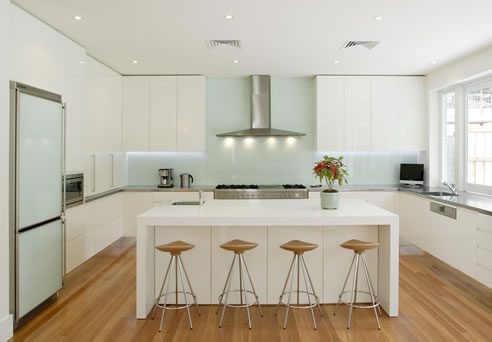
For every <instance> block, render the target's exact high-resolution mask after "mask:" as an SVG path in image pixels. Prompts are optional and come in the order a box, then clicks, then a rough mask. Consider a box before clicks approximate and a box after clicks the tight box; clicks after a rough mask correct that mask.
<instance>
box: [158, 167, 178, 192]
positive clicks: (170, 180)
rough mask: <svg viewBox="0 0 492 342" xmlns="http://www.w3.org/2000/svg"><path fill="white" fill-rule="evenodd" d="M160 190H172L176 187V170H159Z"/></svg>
mask: <svg viewBox="0 0 492 342" xmlns="http://www.w3.org/2000/svg"><path fill="white" fill-rule="evenodd" d="M159 179H160V183H159V185H158V187H159V188H172V187H173V186H174V169H159Z"/></svg>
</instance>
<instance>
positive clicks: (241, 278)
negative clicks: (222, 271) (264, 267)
mask: <svg viewBox="0 0 492 342" xmlns="http://www.w3.org/2000/svg"><path fill="white" fill-rule="evenodd" d="M239 281H242V284H243V285H242V286H243V290H242V291H241V290H240V291H239V296H240V297H241V299H242V296H243V293H244V303H245V304H246V311H247V312H248V325H249V328H250V329H251V316H250V313H249V306H248V296H247V292H246V282H245V281H244V271H243V263H242V262H241V255H239ZM241 302H242V301H241Z"/></svg>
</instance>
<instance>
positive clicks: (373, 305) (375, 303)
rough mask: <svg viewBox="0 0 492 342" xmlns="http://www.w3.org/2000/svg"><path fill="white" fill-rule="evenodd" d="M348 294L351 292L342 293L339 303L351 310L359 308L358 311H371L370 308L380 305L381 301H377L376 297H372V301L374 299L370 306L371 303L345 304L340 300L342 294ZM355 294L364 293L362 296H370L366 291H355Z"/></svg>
mask: <svg viewBox="0 0 492 342" xmlns="http://www.w3.org/2000/svg"><path fill="white" fill-rule="evenodd" d="M348 293H352V291H344V292H342V293H341V294H340V298H339V299H340V303H342V304H345V305H347V306H351V307H353V308H359V309H372V308H376V307H378V306H379V305H381V301H380V300H379V298H378V296H374V297H373V299H374V304H372V303H371V302H367V304H364V303H358V304H351V303H347V302H345V301H344V300H343V299H342V296H343V295H344V294H348ZM356 293H357V294H359V293H364V294H368V295H369V296H371V293H370V292H368V291H359V290H358V291H356Z"/></svg>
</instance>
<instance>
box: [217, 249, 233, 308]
mask: <svg viewBox="0 0 492 342" xmlns="http://www.w3.org/2000/svg"><path fill="white" fill-rule="evenodd" d="M235 261H236V254H234V259H232V264H231V268H229V274H227V278H226V281H225V284H224V289H223V290H222V293H221V294H220V296H219V304H218V305H217V311H216V312H215V314H218V313H219V310H220V305H221V304H222V299H223V297H224V293H225V290H226V287H227V284H228V283H229V279H230V278H231V272H232V269H233V267H234V262H235Z"/></svg>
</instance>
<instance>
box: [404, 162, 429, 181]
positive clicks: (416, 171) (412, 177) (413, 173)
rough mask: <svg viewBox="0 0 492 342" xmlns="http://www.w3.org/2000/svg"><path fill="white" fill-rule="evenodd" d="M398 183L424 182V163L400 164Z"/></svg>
mask: <svg viewBox="0 0 492 342" xmlns="http://www.w3.org/2000/svg"><path fill="white" fill-rule="evenodd" d="M400 183H403V184H424V164H400Z"/></svg>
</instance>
